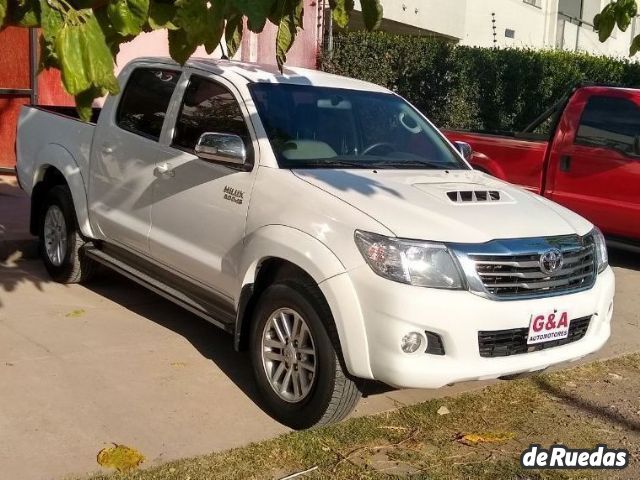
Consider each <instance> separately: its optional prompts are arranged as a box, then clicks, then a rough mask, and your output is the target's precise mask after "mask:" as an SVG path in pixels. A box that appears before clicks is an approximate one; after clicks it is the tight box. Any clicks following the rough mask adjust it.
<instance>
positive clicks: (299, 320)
mask: <svg viewBox="0 0 640 480" xmlns="http://www.w3.org/2000/svg"><path fill="white" fill-rule="evenodd" d="M323 315H325V317H324V318H325V321H323V320H322V318H323V317H322V316H323ZM326 315H328V317H327V316H326ZM329 322H331V323H329ZM327 324H329V325H331V326H332V325H333V323H332V319H331V312H330V310H329V307H328V306H327V305H326V302H325V301H324V299H323V298H322V295H321V294H320V292H319V291H318V288H317V286H315V285H310V282H308V281H306V280H305V279H300V281H295V282H293V281H288V282H286V283H277V284H274V285H271V286H270V287H268V288H267V289H266V290H265V291H264V292H263V294H262V296H261V298H260V300H259V302H258V305H257V306H256V309H255V316H254V319H253V322H252V328H251V360H252V365H253V371H254V375H255V379H256V383H257V386H258V389H259V391H260V394H261V396H262V398H263V399H264V403H265V406H266V408H267V410H268V411H269V413H271V415H272V416H273V417H274V418H276V419H277V420H278V421H280V422H281V423H283V424H285V425H287V426H289V427H291V428H294V429H304V428H309V427H313V426H319V425H324V424H328V423H333V422H338V421H340V420H342V419H343V418H344V417H346V416H347V415H348V414H349V413H350V412H351V411H352V410H353V408H354V407H355V405H356V404H357V403H358V400H359V399H360V395H361V393H360V390H359V389H358V386H357V385H356V383H355V382H354V381H353V380H351V379H350V378H348V377H347V376H346V375H345V372H344V370H343V368H342V366H341V363H340V360H339V358H338V352H337V351H336V348H335V346H334V342H335V341H337V339H336V338H335V336H334V335H333V334H332V333H333V332H330V331H328V329H327ZM329 328H330V327H329Z"/></svg>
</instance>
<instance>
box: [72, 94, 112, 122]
mask: <svg viewBox="0 0 640 480" xmlns="http://www.w3.org/2000/svg"><path fill="white" fill-rule="evenodd" d="M104 95H106V92H104V91H103V90H102V89H101V88H95V87H93V88H90V89H88V90H85V91H84V92H81V93H79V94H78V95H76V96H75V100H76V110H77V111H78V116H79V117H80V120H82V121H83V122H88V121H90V120H91V116H92V114H93V101H94V100H95V99H96V98H100V97H102V96H104Z"/></svg>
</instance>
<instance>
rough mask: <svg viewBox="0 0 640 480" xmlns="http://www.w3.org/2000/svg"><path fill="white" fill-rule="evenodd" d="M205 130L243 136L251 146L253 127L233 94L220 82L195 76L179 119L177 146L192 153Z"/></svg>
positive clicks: (186, 93) (247, 144)
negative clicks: (251, 130) (250, 129)
mask: <svg viewBox="0 0 640 480" xmlns="http://www.w3.org/2000/svg"><path fill="white" fill-rule="evenodd" d="M205 132H216V133H232V134H235V135H239V136H240V137H241V138H242V140H243V141H244V143H245V145H246V146H247V150H248V151H249V149H250V146H251V139H250V136H249V130H248V129H247V124H246V123H245V121H244V117H243V115H242V110H240V105H238V102H237V101H236V99H235V98H234V96H233V94H232V93H231V92H230V91H229V90H227V89H226V88H225V87H223V86H222V85H220V84H219V83H217V82H213V81H211V80H208V79H206V78H203V77H200V76H197V75H192V76H191V80H190V81H189V85H188V86H187V89H186V91H185V93H184V100H183V102H182V106H181V108H180V114H179V115H178V119H177V121H176V129H175V134H174V137H173V145H174V146H176V147H178V148H182V149H185V150H188V151H190V152H192V151H193V150H194V149H195V146H196V142H197V141H198V138H200V135H202V134H203V133H205Z"/></svg>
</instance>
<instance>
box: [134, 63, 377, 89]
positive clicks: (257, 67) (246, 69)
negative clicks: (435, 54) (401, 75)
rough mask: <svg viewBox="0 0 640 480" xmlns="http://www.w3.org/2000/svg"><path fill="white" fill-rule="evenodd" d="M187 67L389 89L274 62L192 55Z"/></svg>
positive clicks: (251, 77) (268, 79)
mask: <svg viewBox="0 0 640 480" xmlns="http://www.w3.org/2000/svg"><path fill="white" fill-rule="evenodd" d="M134 62H136V63H137V62H154V63H165V64H169V65H176V66H177V65H178V64H177V63H176V62H175V61H173V60H172V59H171V58H168V57H141V58H137V59H136V60H134ZM185 66H186V67H191V68H197V69H200V70H206V71H209V72H211V73H222V72H221V70H222V71H223V72H233V73H235V74H237V75H240V76H242V77H243V78H245V79H246V80H247V82H249V83H258V82H265V83H288V84H294V85H315V86H318V87H333V88H347V89H351V90H366V91H374V92H386V93H388V92H389V90H387V89H386V88H384V87H381V86H379V85H376V84H374V83H369V82H364V81H362V80H356V79H355V78H349V77H341V76H339V75H333V74H331V73H327V72H322V71H320V70H311V69H307V68H299V67H286V66H285V68H284V70H283V72H282V73H280V70H278V67H276V66H275V65H263V64H259V63H247V62H237V61H235V60H215V59H211V58H191V59H189V61H187V63H186V64H185Z"/></svg>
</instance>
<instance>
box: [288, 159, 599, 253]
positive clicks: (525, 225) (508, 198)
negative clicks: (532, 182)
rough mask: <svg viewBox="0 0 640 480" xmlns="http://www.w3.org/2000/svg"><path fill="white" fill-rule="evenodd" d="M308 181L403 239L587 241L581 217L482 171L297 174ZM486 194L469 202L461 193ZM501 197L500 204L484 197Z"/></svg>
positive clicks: (586, 228) (587, 226) (321, 171)
mask: <svg viewBox="0 0 640 480" xmlns="http://www.w3.org/2000/svg"><path fill="white" fill-rule="evenodd" d="M294 174H295V175H297V176H298V177H299V178H300V179H302V180H304V181H306V182H308V183H310V184H311V185H314V186H316V187H318V188H320V189H322V190H324V191H326V192H328V193H330V194H331V195H333V196H335V197H337V198H340V199H341V200H343V201H344V202H346V203H348V204H350V205H352V206H353V207H355V208H357V209H358V210H360V211H362V212H364V213H365V214H367V215H368V216H370V217H372V218H373V219H375V220H377V221H378V222H380V223H381V224H382V225H384V226H385V227H386V228H388V229H389V230H391V231H392V232H394V234H395V235H396V236H398V237H401V238H411V239H420V240H434V241H443V242H462V243H483V242H487V241H489V240H494V239H503V238H526V237H543V236H552V235H565V234H576V233H577V234H579V235H584V234H586V233H588V232H589V230H591V228H593V227H592V225H591V224H590V223H589V222H588V221H587V220H585V219H583V218H582V217H580V216H579V215H577V214H575V213H573V212H570V211H569V210H567V209H565V208H564V207H561V206H560V205H557V204H555V203H553V202H550V201H548V200H546V199H544V198H542V197H540V196H539V195H535V194H533V193H530V192H528V191H526V190H524V189H522V188H520V187H516V186H514V185H510V184H508V183H505V182H502V181H500V180H497V179H495V178H493V177H491V176H489V175H486V174H484V173H482V172H478V171H474V170H453V171H449V172H445V171H428V170H427V171H416V170H411V171H409V170H378V171H377V172H376V171H372V170H325V169H317V170H316V169H314V170H296V171H294ZM471 191H472V192H479V193H478V194H474V195H473V198H472V200H471V201H469V194H468V193H464V194H462V193H461V195H464V196H465V198H464V200H465V201H462V200H463V199H462V197H461V196H458V195H457V192H471ZM488 191H490V192H498V195H499V197H500V199H499V200H498V199H496V195H495V194H493V201H489V200H491V195H490V194H489V195H488V198H489V200H487V199H486V198H487V194H485V193H483V192H488Z"/></svg>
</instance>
